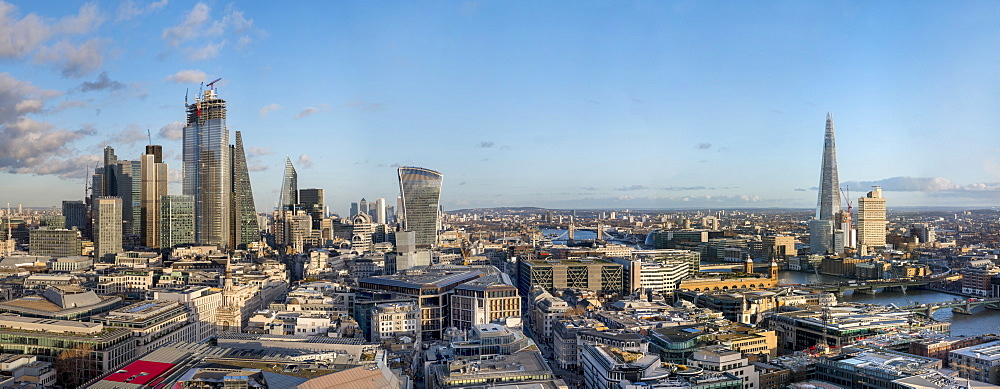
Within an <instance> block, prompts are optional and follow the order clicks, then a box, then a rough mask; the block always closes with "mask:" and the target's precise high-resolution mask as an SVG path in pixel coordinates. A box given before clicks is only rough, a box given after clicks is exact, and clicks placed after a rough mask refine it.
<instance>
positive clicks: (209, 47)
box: [187, 41, 226, 61]
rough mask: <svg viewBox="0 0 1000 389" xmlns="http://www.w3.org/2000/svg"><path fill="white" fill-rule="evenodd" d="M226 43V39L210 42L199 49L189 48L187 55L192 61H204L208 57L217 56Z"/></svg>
mask: <svg viewBox="0 0 1000 389" xmlns="http://www.w3.org/2000/svg"><path fill="white" fill-rule="evenodd" d="M225 45H226V42H225V41H222V42H219V43H215V44H213V43H209V44H206V45H205V46H204V47H201V48H199V49H189V50H187V57H188V59H190V60H192V61H204V60H206V59H212V58H215V57H216V56H217V55H219V51H220V50H222V48H223V47H224V46H225Z"/></svg>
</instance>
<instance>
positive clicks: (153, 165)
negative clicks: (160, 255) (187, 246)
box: [139, 145, 167, 248]
mask: <svg viewBox="0 0 1000 389" xmlns="http://www.w3.org/2000/svg"><path fill="white" fill-rule="evenodd" d="M139 163H140V169H141V170H142V174H141V181H142V183H141V184H142V185H141V186H142V190H141V193H142V199H141V215H142V223H141V224H142V231H141V232H142V242H143V244H144V245H146V246H147V247H153V248H159V247H160V197H163V196H164V195H166V194H167V164H165V163H163V146H160V145H149V146H146V154H143V155H142V157H140V161H139Z"/></svg>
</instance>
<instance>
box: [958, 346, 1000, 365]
mask: <svg viewBox="0 0 1000 389" xmlns="http://www.w3.org/2000/svg"><path fill="white" fill-rule="evenodd" d="M951 354H956V355H963V356H967V357H970V358H976V359H983V360H990V361H995V360H997V359H1000V341H996V342H989V343H983V344H978V345H975V346H971V347H966V348H961V349H958V350H955V351H952V352H951Z"/></svg>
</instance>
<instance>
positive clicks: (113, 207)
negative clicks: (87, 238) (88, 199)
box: [93, 196, 122, 262]
mask: <svg viewBox="0 0 1000 389" xmlns="http://www.w3.org/2000/svg"><path fill="white" fill-rule="evenodd" d="M93 216H94V261H95V262H98V261H102V262H113V261H114V256H115V255H116V254H118V253H120V252H122V199H121V198H118V197H107V196H104V197H98V198H96V199H94V215H93Z"/></svg>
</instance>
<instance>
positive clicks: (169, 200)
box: [160, 195, 195, 248]
mask: <svg viewBox="0 0 1000 389" xmlns="http://www.w3.org/2000/svg"><path fill="white" fill-rule="evenodd" d="M194 229H195V226H194V197H193V196H184V195H167V196H163V197H161V198H160V244H161V245H162V247H164V248H173V247H176V246H179V245H185V244H193V243H194V242H195V240H194Z"/></svg>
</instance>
